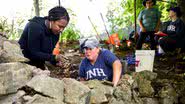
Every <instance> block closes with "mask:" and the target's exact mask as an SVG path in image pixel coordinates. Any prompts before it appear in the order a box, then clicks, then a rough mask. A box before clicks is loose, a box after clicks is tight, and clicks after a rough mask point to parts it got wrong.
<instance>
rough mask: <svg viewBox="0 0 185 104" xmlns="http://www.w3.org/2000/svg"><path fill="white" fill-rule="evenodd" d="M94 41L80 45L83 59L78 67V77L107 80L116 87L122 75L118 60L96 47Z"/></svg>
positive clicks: (106, 51) (87, 41)
mask: <svg viewBox="0 0 185 104" xmlns="http://www.w3.org/2000/svg"><path fill="white" fill-rule="evenodd" d="M98 45H99V42H98V40H96V39H87V40H86V41H84V42H83V44H81V47H82V49H83V50H84V52H85V58H84V59H83V60H82V61H81V64H80V67H79V77H80V80H81V81H84V80H93V79H98V80H108V81H112V83H113V85H114V86H116V85H117V83H118V81H119V79H120V77H121V73H122V65H121V62H120V60H119V59H118V58H117V57H116V56H115V55H114V54H113V53H111V52H110V51H109V50H107V49H101V48H99V47H98Z"/></svg>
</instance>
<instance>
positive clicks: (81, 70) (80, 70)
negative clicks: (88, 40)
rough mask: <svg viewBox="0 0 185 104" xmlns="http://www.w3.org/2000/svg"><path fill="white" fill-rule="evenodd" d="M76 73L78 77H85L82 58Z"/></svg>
mask: <svg viewBox="0 0 185 104" xmlns="http://www.w3.org/2000/svg"><path fill="white" fill-rule="evenodd" d="M78 75H79V77H80V78H85V63H84V60H82V61H81V63H80V66H79V72H78Z"/></svg>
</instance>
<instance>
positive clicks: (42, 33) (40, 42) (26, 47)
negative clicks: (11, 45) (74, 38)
mask: <svg viewBox="0 0 185 104" xmlns="http://www.w3.org/2000/svg"><path fill="white" fill-rule="evenodd" d="M69 20H70V17H69V15H68V12H67V10H66V9H65V8H64V7H62V6H56V7H54V8H52V9H50V10H49V12H48V16H47V17H34V18H32V19H30V20H29V22H28V23H27V25H26V26H25V28H24V31H23V33H22V35H21V37H20V39H19V44H20V48H21V49H22V53H23V54H24V56H25V57H26V58H28V59H30V61H29V62H28V64H30V65H33V66H36V67H37V68H41V69H43V70H44V69H45V61H50V62H51V63H52V64H54V65H58V66H60V64H57V63H58V62H61V61H62V59H63V57H62V55H61V54H59V55H54V54H52V52H53V49H54V48H55V45H56V43H57V42H58V40H59V35H60V34H61V32H62V31H63V30H64V29H65V27H66V26H67V25H68V23H69Z"/></svg>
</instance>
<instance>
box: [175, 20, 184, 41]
mask: <svg viewBox="0 0 185 104" xmlns="http://www.w3.org/2000/svg"><path fill="white" fill-rule="evenodd" d="M176 28H177V30H176V34H177V38H178V39H184V37H185V25H184V23H183V22H182V21H180V22H179V23H178V24H177V27H176Z"/></svg>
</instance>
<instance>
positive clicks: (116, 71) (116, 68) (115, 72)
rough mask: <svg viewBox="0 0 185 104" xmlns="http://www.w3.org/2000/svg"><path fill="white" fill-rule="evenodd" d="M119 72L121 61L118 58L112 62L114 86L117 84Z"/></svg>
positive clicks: (120, 70)
mask: <svg viewBox="0 0 185 104" xmlns="http://www.w3.org/2000/svg"><path fill="white" fill-rule="evenodd" d="M121 72H122V65H121V62H120V61H119V60H116V61H115V62H114V63H113V80H112V83H113V85H114V86H116V85H117V83H118V81H119V79H120V77H121Z"/></svg>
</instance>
